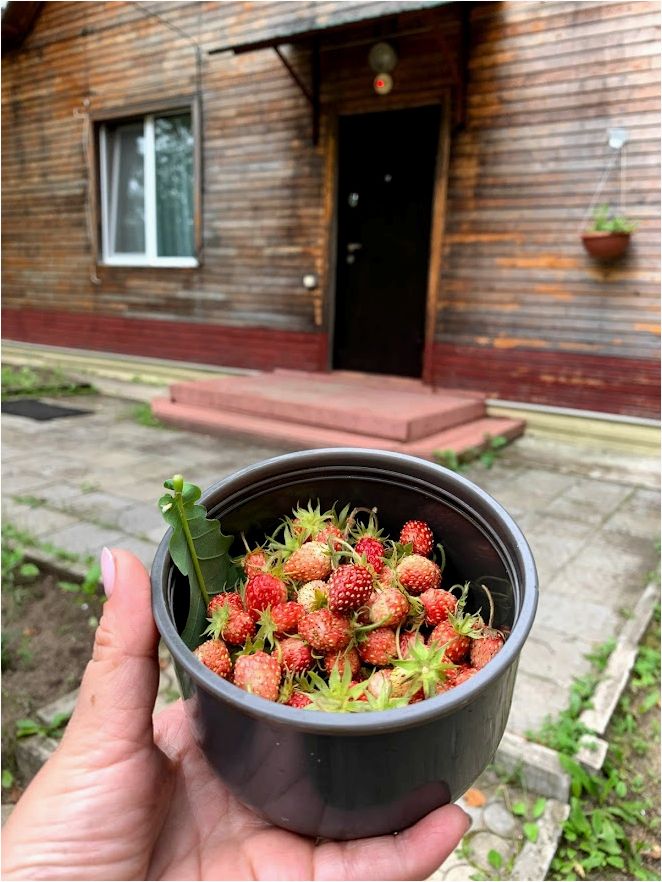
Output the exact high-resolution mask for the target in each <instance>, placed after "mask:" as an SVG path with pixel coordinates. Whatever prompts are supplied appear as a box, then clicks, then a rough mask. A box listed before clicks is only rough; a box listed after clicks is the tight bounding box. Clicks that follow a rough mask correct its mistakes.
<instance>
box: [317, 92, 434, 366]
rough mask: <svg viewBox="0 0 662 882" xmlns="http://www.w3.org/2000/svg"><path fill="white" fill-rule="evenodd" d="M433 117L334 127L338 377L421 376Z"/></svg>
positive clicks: (405, 115)
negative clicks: (360, 374)
mask: <svg viewBox="0 0 662 882" xmlns="http://www.w3.org/2000/svg"><path fill="white" fill-rule="evenodd" d="M440 114H441V108H440V107H421V108H414V109H411V110H397V111H385V112H383V113H368V114H362V115H360V116H344V117H341V118H340V120H339V160H338V162H339V169H338V251H337V267H336V307H335V323H334V340H333V367H334V368H335V369H336V370H351V371H366V372H369V373H377V374H396V375H401V376H407V377H420V376H421V373H422V367H423V346H424V342H425V307H426V296H427V278H428V259H429V250H430V225H431V219H432V197H433V191H434V170H435V159H436V155H437V142H438V138H439V124H440Z"/></svg>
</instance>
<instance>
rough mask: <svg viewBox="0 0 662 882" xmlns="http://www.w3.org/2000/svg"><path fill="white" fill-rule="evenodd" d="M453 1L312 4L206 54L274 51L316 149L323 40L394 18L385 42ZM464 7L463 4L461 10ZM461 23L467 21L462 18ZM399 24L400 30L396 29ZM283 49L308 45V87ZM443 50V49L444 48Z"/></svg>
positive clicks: (392, 0)
mask: <svg viewBox="0 0 662 882" xmlns="http://www.w3.org/2000/svg"><path fill="white" fill-rule="evenodd" d="M451 2H452V0H385V2H381V0H369V2H364V3H359V4H357V5H350V4H349V3H347V4H343V5H342V6H340V7H336V9H335V10H333V11H330V12H327V13H324V12H323V11H319V10H320V7H322V6H324V5H325V4H323V3H319V4H318V3H314V4H312V7H313V11H312V12H310V13H309V14H307V15H302V16H298V17H297V18H296V19H293V20H292V21H291V23H290V24H289V26H286V27H281V28H277V29H276V28H275V29H274V30H273V31H272V32H271V33H263V34H261V35H260V36H259V37H257V36H256V37H255V38H254V39H252V40H250V41H245V42H236V43H227V44H226V45H222V46H217V47H216V48H215V49H210V50H209V53H208V54H209V55H221V54H229V53H232V54H233V55H243V54H245V53H246V52H257V51H258V50H260V49H273V50H274V52H275V53H276V55H277V56H278V58H279V60H280V62H281V63H282V64H283V66H284V67H285V69H286V70H287V72H288V73H289V75H290V76H291V77H292V79H293V80H294V82H295V83H296V85H297V86H298V87H299V89H300V91H301V92H302V94H303V95H304V97H305V98H306V100H307V101H308V103H309V104H310V107H311V110H312V143H313V146H316V145H317V143H318V140H319V116H320V42H321V38H322V37H332V36H335V35H337V34H341V33H342V32H343V31H345V30H346V29H347V28H349V27H350V26H354V25H356V26H359V25H362V24H369V23H371V22H376V21H383V20H385V19H390V18H393V19H394V20H396V19H397V20H396V21H395V26H396V30H395V32H394V34H380V36H379V38H378V39H388V37H389V36H395V35H396V34H398V33H400V27H402V23H401V18H402V17H407V18H408V17H409V16H411V15H412V14H416V13H420V12H425V11H426V10H428V9H434V8H436V7H440V6H448V5H450V3H451ZM464 5H465V4H462V6H464ZM462 18H463V22H466V21H467V17H466V15H463V17H462ZM398 24H399V26H398ZM284 45H299V46H300V45H308V46H310V47H311V48H312V73H311V83H310V85H308V84H306V83H305V82H304V81H303V79H302V78H301V76H300V75H299V74H298V73H297V71H296V70H295V69H294V67H293V66H292V64H291V63H290V61H289V60H288V58H287V57H286V56H285V55H283V53H282V51H281V47H282V46H284ZM444 48H445V46H444Z"/></svg>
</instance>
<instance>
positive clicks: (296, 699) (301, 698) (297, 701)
mask: <svg viewBox="0 0 662 882" xmlns="http://www.w3.org/2000/svg"><path fill="white" fill-rule="evenodd" d="M285 704H286V705H287V706H288V707H306V706H307V705H309V704H310V698H309V697H308V696H307V695H306V693H305V692H300V691H299V690H298V689H295V690H294V692H293V693H292V694H291V695H290V697H289V698H288V699H287V701H286V702H285Z"/></svg>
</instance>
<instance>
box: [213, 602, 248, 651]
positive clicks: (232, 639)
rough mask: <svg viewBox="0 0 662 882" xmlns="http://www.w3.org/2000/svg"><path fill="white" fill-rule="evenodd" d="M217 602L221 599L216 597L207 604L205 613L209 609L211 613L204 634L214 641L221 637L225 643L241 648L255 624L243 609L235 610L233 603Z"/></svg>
mask: <svg viewBox="0 0 662 882" xmlns="http://www.w3.org/2000/svg"><path fill="white" fill-rule="evenodd" d="M219 600H221V598H220V597H219V595H216V597H215V598H214V599H213V600H212V601H211V603H210V604H209V608H208V610H207V611H209V610H210V609H211V610H212V613H211V617H210V619H209V627H208V628H207V630H206V632H205V633H207V634H210V635H211V636H212V637H213V638H215V639H218V638H219V637H222V638H223V640H225V642H226V643H232V644H234V645H235V646H243V645H244V643H245V642H246V641H247V640H248V638H249V637H252V636H253V634H254V633H255V622H254V621H253V619H252V617H251V616H250V615H249V614H248V613H247V612H246V610H245V609H243V607H240V608H239V609H237V607H236V604H235V603H233V602H227V603H223V602H222V600H221V602H219Z"/></svg>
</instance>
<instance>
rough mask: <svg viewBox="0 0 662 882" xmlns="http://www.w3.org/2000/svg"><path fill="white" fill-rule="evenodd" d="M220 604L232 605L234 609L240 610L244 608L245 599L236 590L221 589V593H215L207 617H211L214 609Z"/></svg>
mask: <svg viewBox="0 0 662 882" xmlns="http://www.w3.org/2000/svg"><path fill="white" fill-rule="evenodd" d="M220 606H232V607H234V609H238V610H243V609H244V604H243V601H242V599H241V597H240V595H239V594H237V592H236V591H219V593H218V594H214V595H213V596H212V598H211V600H210V601H209V606H208V607H207V618H208V619H210V618H211V617H212V615H213V614H214V610H215V609H218V607H220Z"/></svg>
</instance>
